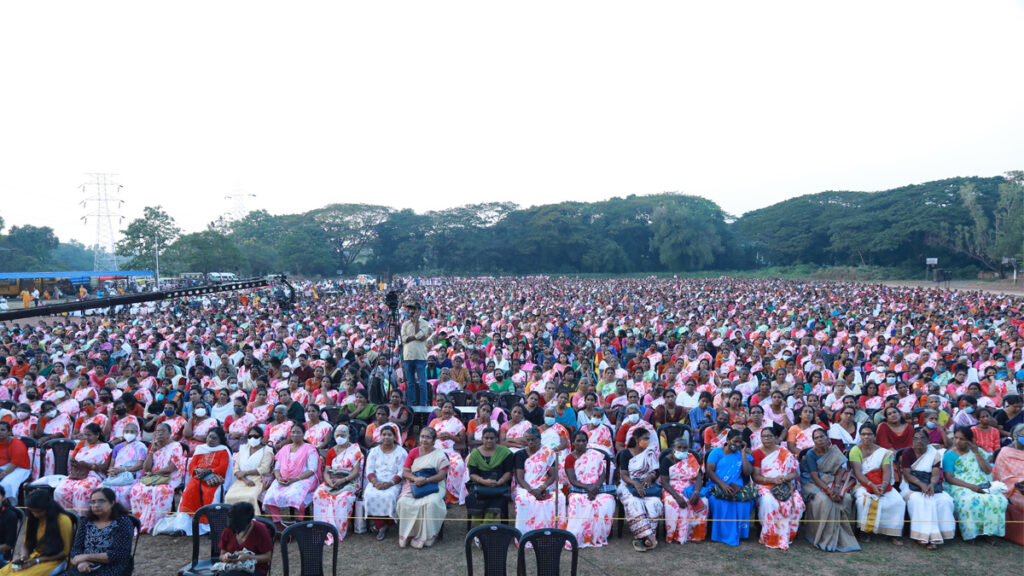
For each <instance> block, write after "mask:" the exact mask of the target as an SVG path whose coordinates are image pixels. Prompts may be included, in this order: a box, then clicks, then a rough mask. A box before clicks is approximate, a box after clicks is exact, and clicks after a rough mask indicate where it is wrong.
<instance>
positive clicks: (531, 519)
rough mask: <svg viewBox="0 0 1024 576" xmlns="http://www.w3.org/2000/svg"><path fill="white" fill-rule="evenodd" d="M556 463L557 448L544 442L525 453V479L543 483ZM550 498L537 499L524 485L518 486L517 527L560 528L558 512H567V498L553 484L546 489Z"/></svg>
mask: <svg viewBox="0 0 1024 576" xmlns="http://www.w3.org/2000/svg"><path fill="white" fill-rule="evenodd" d="M554 463H555V452H554V451H553V450H551V449H550V448H548V447H547V446H541V447H540V448H539V449H537V451H536V452H534V453H533V455H531V456H527V457H526V462H525V463H524V465H523V480H525V481H526V483H527V484H529V485H530V486H541V485H543V484H544V482H545V480H546V478H547V474H548V469H549V468H551V466H552V465H553V464H554ZM547 494H548V496H547V498H545V499H544V500H538V499H537V497H536V496H534V495H533V494H531V493H529V492H527V491H526V489H525V488H523V487H522V486H516V490H515V502H516V529H517V530H519V531H520V532H522V533H523V534H526V533H527V532H529V531H530V530H540V529H542V528H557V526H556V525H555V517H556V515H564V514H559V512H564V509H565V500H564V498H563V497H561V495H560V493H559V492H556V491H555V485H554V484H552V485H551V486H549V487H548V489H547Z"/></svg>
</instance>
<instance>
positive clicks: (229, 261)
mask: <svg viewBox="0 0 1024 576" xmlns="http://www.w3.org/2000/svg"><path fill="white" fill-rule="evenodd" d="M161 265H163V266H166V267H167V269H168V270H170V271H171V272H173V273H181V272H203V273H210V272H237V271H239V270H241V269H242V268H244V262H242V254H241V253H240V252H239V251H238V248H236V247H235V244H234V242H232V241H231V239H230V238H228V237H227V236H226V235H224V234H222V233H220V232H217V231H216V230H204V231H202V232H196V233H193V234H185V235H183V236H181V237H179V238H178V239H177V240H175V241H174V243H173V244H171V245H170V246H168V247H167V250H166V252H165V255H164V256H163V259H162V260H161Z"/></svg>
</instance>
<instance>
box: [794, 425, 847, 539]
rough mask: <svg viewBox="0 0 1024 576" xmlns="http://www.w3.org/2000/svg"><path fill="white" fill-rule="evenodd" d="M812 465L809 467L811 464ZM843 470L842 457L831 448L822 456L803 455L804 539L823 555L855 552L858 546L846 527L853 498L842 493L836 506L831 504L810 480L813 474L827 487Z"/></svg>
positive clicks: (837, 450)
mask: <svg viewBox="0 0 1024 576" xmlns="http://www.w3.org/2000/svg"><path fill="white" fill-rule="evenodd" d="M812 462H813V463H812ZM845 468H846V456H844V455H843V452H842V450H840V449H839V448H837V447H836V446H835V445H832V446H829V449H828V451H827V452H825V455H824V456H820V457H819V456H817V453H815V454H813V455H812V454H811V453H810V452H808V453H807V456H806V457H805V458H804V474H803V482H802V483H801V494H802V495H803V497H804V503H805V504H806V505H807V511H806V512H805V514H804V537H805V538H807V541H808V542H810V543H811V544H814V546H815V547H816V548H818V549H819V550H824V551H826V552H855V551H857V550H860V544H858V543H857V538H856V536H854V534H853V527H852V526H851V525H850V509H851V508H852V506H853V496H851V495H850V494H849V492H846V493H844V494H843V499H842V501H840V502H834V501H833V500H832V498H830V497H829V495H828V493H827V492H825V491H824V490H822V489H821V488H819V487H818V485H817V484H815V483H814V482H813V481H812V480H811V472H817V473H818V477H819V478H821V480H822V482H824V483H825V484H826V485H828V486H832V485H833V483H834V482H835V481H836V475H837V474H839V473H840V472H843V471H844V469H845Z"/></svg>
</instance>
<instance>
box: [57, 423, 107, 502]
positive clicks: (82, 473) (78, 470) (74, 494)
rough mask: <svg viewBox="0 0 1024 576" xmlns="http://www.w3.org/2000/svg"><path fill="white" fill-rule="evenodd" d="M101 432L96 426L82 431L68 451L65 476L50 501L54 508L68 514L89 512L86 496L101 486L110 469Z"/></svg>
mask: <svg viewBox="0 0 1024 576" xmlns="http://www.w3.org/2000/svg"><path fill="white" fill-rule="evenodd" d="M100 433H101V428H100V427H99V425H98V424H96V423H95V422H91V423H89V424H86V425H85V428H83V429H82V434H83V436H84V437H85V439H84V440H80V441H79V442H78V444H77V445H76V446H75V448H74V450H72V451H71V458H70V460H69V461H68V475H67V477H66V478H64V479H63V480H61V481H60V482H59V483H57V488H56V490H54V492H53V497H54V499H55V500H56V502H57V504H59V505H60V506H62V507H64V508H67V509H69V510H75V511H82V510H88V509H89V495H90V494H92V491H93V490H94V489H95V488H96V487H97V486H99V485H100V482H103V479H104V477H105V476H104V473H105V472H106V471H107V467H108V466H109V465H110V445H109V444H107V443H106V442H103V438H102V437H101V436H100Z"/></svg>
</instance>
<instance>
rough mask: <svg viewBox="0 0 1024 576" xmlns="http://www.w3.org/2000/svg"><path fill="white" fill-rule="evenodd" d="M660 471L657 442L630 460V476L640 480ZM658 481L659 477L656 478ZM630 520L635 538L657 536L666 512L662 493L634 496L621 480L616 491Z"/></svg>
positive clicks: (627, 518)
mask: <svg viewBox="0 0 1024 576" xmlns="http://www.w3.org/2000/svg"><path fill="white" fill-rule="evenodd" d="M657 471H658V450H657V444H656V443H651V444H649V445H648V447H647V449H646V450H644V451H643V452H641V453H639V454H637V455H635V456H633V457H632V458H631V459H630V460H629V477H630V478H632V479H634V480H639V479H642V478H645V477H647V476H648V475H650V473H651V472H657ZM655 482H657V479H656V480H655ZM615 494H616V496H618V497H619V501H620V502H622V508H623V510H624V511H625V513H626V521H628V522H629V530H630V532H632V533H633V539H634V540H643V539H645V538H648V537H650V538H655V537H656V535H657V530H658V518H661V516H662V514H663V513H664V510H665V509H664V506H662V504H661V494H659V495H657V496H646V495H643V496H634V495H633V493H632V492H631V491H630V490H629V488H628V487H627V484H626V483H625V482H620V483H619V487H618V489H617V490H616V491H615Z"/></svg>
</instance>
